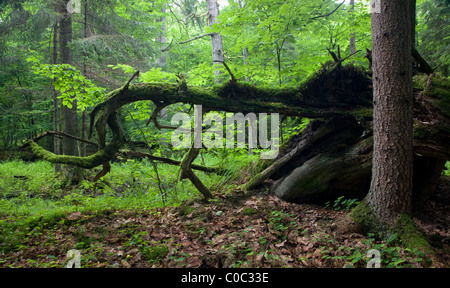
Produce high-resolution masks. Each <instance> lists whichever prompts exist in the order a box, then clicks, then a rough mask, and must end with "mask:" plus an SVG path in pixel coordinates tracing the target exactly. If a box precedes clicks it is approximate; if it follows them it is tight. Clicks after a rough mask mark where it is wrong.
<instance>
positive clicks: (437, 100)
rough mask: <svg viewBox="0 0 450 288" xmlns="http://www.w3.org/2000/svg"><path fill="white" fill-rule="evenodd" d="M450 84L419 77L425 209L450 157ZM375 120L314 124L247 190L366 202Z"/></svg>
mask: <svg viewBox="0 0 450 288" xmlns="http://www.w3.org/2000/svg"><path fill="white" fill-rule="evenodd" d="M449 108H450V81H449V79H447V78H441V77H438V76H429V77H427V76H420V77H416V78H415V106H414V121H415V122H414V123H415V125H414V152H415V159H414V191H413V202H414V206H415V208H416V209H417V208H420V207H421V205H422V204H423V203H424V202H425V200H426V199H428V198H429V197H430V193H431V192H432V191H434V184H435V183H437V181H436V180H437V178H438V177H439V176H440V174H441V172H442V170H443V168H444V164H445V162H446V160H448V159H450V109H449ZM372 141H373V138H372V129H371V122H370V121H360V122H358V121H357V120H356V118H353V119H338V118H332V119H330V120H328V121H326V122H323V121H318V120H316V121H314V122H312V123H310V125H309V126H308V127H307V128H306V129H305V130H304V131H303V132H302V133H301V134H299V135H298V136H297V137H295V138H294V139H292V143H291V144H290V145H289V146H288V147H286V148H285V150H284V151H283V153H281V154H280V155H279V157H278V158H277V159H275V161H274V162H273V163H272V164H271V165H270V166H269V167H267V168H266V169H264V170H263V171H261V172H260V173H259V174H257V175H256V176H255V177H253V178H252V179H251V180H250V181H249V182H248V183H247V185H246V186H245V188H246V189H247V190H251V189H254V188H256V187H258V186H259V185H263V184H267V185H269V187H270V189H271V191H272V192H273V193H274V194H275V195H277V196H278V197H280V198H282V199H284V200H286V201H292V202H305V201H323V200H330V199H336V198H337V197H340V196H346V197H359V198H363V197H364V196H365V193H367V191H368V190H369V187H370V177H371V166H372V148H373V147H372V145H373V142H372Z"/></svg>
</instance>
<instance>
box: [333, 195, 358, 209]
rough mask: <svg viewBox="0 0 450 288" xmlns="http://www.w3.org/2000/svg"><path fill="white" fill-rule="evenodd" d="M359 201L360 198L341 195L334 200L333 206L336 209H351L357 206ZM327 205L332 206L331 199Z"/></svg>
mask: <svg viewBox="0 0 450 288" xmlns="http://www.w3.org/2000/svg"><path fill="white" fill-rule="evenodd" d="M359 203H360V202H359V201H358V199H345V197H344V196H340V197H338V198H337V199H336V200H334V203H333V206H332V207H333V209H334V210H345V211H349V210H351V209H353V208H355V207H356V206H358V204H359ZM325 207H326V208H328V207H331V203H330V201H327V202H326V203H325Z"/></svg>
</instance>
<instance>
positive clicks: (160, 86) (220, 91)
mask: <svg viewBox="0 0 450 288" xmlns="http://www.w3.org/2000/svg"><path fill="white" fill-rule="evenodd" d="M323 67H324V69H321V70H319V71H318V72H317V73H316V74H315V75H314V76H312V77H311V78H310V79H308V80H307V81H305V82H304V83H303V84H301V85H300V86H299V87H293V88H277V87H275V88H273V87H269V88H264V87H255V86H254V85H250V84H247V83H239V82H236V81H230V82H228V83H225V84H223V85H221V86H214V87H195V86H194V87H191V86H188V85H187V83H186V81H185V80H184V79H183V78H182V77H180V79H179V82H178V83H176V84H172V83H142V84H137V85H129V84H130V82H131V80H130V82H129V83H127V85H125V86H124V87H123V88H121V89H117V90H115V91H112V92H110V93H109V94H108V96H107V97H106V100H105V101H104V102H102V103H100V104H98V105H97V106H96V107H95V108H94V110H93V112H92V113H91V115H90V116H91V133H92V132H93V131H94V129H95V132H96V134H97V139H98V140H97V143H98V152H96V153H95V154H93V155H91V156H88V157H73V156H63V155H54V154H53V153H50V152H49V151H46V150H44V149H43V148H42V147H40V146H39V145H37V144H36V143H35V142H33V141H30V142H29V143H28V145H30V146H31V147H32V150H33V152H34V153H35V154H36V155H37V156H38V157H41V158H43V159H45V160H47V161H50V162H53V163H63V164H71V165H76V166H79V167H83V168H92V167H96V166H99V165H104V167H108V166H107V165H105V163H106V162H109V161H110V160H111V159H112V158H113V157H115V156H116V154H117V153H118V151H119V149H120V148H121V147H122V146H123V145H124V143H125V142H126V141H125V138H124V135H123V131H122V128H121V126H120V123H119V122H118V120H117V117H116V116H115V115H116V111H117V110H118V109H120V108H121V107H122V106H124V105H126V104H129V103H132V102H136V101H152V102H154V103H155V105H156V109H161V107H165V106H168V105H171V104H174V103H191V104H197V105H202V106H203V107H204V109H205V110H206V109H207V110H216V111H228V112H241V113H249V112H252V113H280V114H283V115H287V116H296V117H308V118H314V119H320V120H316V121H312V123H311V124H310V126H309V127H308V129H306V130H305V131H304V132H303V133H302V134H301V135H299V136H298V137H297V138H294V139H293V141H291V143H290V145H288V147H287V148H286V149H285V150H284V153H282V154H280V155H279V156H278V158H277V159H275V160H274V162H273V163H272V165H271V166H269V167H268V168H267V169H265V170H264V171H261V173H259V174H257V175H255V177H254V178H253V179H251V180H250V182H249V183H248V184H247V185H246V187H245V188H246V189H247V190H251V189H254V188H257V187H259V186H260V185H265V184H267V183H269V184H270V186H271V190H272V191H273V192H274V193H275V194H276V195H278V196H279V197H280V198H282V199H285V200H288V201H304V200H308V199H315V198H316V199H317V198H324V197H332V196H333V195H338V194H339V195H340V194H342V195H357V194H358V193H359V194H360V193H365V192H367V191H368V188H367V187H368V183H369V180H370V174H371V173H370V169H371V158H372V155H371V153H372V150H371V149H372V146H371V139H372V138H371V117H372V87H371V80H370V78H369V76H368V74H367V73H365V72H364V71H363V70H361V69H358V68H355V67H353V66H342V65H341V62H338V63H334V64H331V65H324V66H323ZM233 80H234V79H233ZM414 83H415V106H414V118H415V130H414V131H415V134H414V136H415V138H414V139H415V143H414V144H415V145H414V147H415V152H416V155H418V156H417V157H424V158H420V159H419V160H417V163H418V165H424V164H419V163H428V164H427V165H428V166H427V167H428V168H427V171H431V170H433V171H438V170H439V167H440V165H441V164H442V163H443V161H444V162H445V160H447V159H450V151H449V148H448V147H450V139H449V135H450V133H449V131H450V130H449V127H450V120H449V118H450V117H449V115H450V112H449V111H450V109H449V107H450V104H449V103H450V97H449V91H450V85H449V80H448V78H440V77H437V76H434V75H431V76H417V77H416V79H415V82H414ZM152 118H154V117H153V116H152ZM151 120H152V121H155V120H156V119H151ZM107 127H109V128H110V130H111V131H112V135H113V137H112V140H111V141H110V142H109V143H106V131H107ZM194 152H196V151H195V150H192V149H191V150H190V154H191V156H192V157H187V158H185V159H184V160H185V161H181V163H180V166H182V168H183V171H182V175H181V176H182V177H184V178H189V179H190V180H191V181H193V183H194V182H195V183H194V185H196V187H198V188H199V189H200V190H201V191H202V192H203V194H204V195H205V197H207V198H208V197H211V196H212V195H211V193H208V192H209V190H208V189H207V188H206V187H203V186H201V185H203V184H201V183H198V181H196V179H195V174H193V173H192V171H191V169H192V168H193V166H192V165H191V163H192V161H193V159H195V156H196V153H194ZM197 152H198V151H197ZM419 155H420V156H419ZM431 166H433V169H431ZM105 171H106V170H105ZM418 171H419V170H418ZM436 173H437V172H433V173H431V174H433V175H435V174H436ZM423 175H424V173H423ZM193 176H194V177H193ZM431 176H432V175H430V174H427V176H426V177H425V176H424V178H427V179H430V178H432V177H431ZM422 180H423V179H422ZM422 180H420V179H417V181H416V183H421V184H420V185H422V186H423V185H425V186H426V185H428V184H426V183H428V182H429V181H422ZM200 184H201V185H200ZM418 185H419V184H418ZM420 185H419V186H420ZM419 198H420V197H419Z"/></svg>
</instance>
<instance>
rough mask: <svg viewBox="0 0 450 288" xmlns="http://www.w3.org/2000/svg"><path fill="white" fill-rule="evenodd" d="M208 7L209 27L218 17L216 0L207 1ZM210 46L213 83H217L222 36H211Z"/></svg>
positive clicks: (221, 52) (222, 58) (221, 61)
mask: <svg viewBox="0 0 450 288" xmlns="http://www.w3.org/2000/svg"><path fill="white" fill-rule="evenodd" d="M206 2H207V7H208V25H209V26H210V27H211V26H212V25H213V24H214V23H216V20H217V16H219V4H218V3H217V0H207V1H206ZM211 46H212V60H213V66H214V82H215V83H219V82H220V79H219V75H220V70H219V67H220V66H221V64H220V63H223V60H224V57H223V42H222V36H221V35H220V33H214V34H213V35H211Z"/></svg>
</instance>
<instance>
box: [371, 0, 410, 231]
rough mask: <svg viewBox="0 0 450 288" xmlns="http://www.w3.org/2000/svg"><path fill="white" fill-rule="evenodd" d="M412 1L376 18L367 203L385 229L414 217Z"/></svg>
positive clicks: (385, 7)
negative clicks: (407, 217) (370, 171)
mask: <svg viewBox="0 0 450 288" xmlns="http://www.w3.org/2000/svg"><path fill="white" fill-rule="evenodd" d="M410 2H411V1H404V0H392V1H380V3H379V5H381V13H373V14H372V57H373V67H372V68H373V88H374V111H373V115H374V116H373V118H374V148H373V161H372V182H371V185H370V192H369V194H368V196H367V200H368V204H369V206H370V208H371V209H372V212H373V213H374V215H375V217H376V218H377V220H378V221H379V222H380V223H381V224H386V225H387V226H392V225H394V224H395V223H396V221H397V219H398V218H399V216H400V215H402V214H404V213H406V214H410V213H411V207H412V206H411V205H412V204H411V203H412V202H411V200H412V189H413V188H412V183H413V118H412V108H413V93H412V65H411V63H412V58H411V47H412V45H411V25H410V23H411V17H410V10H409V9H410V6H409V5H410Z"/></svg>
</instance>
